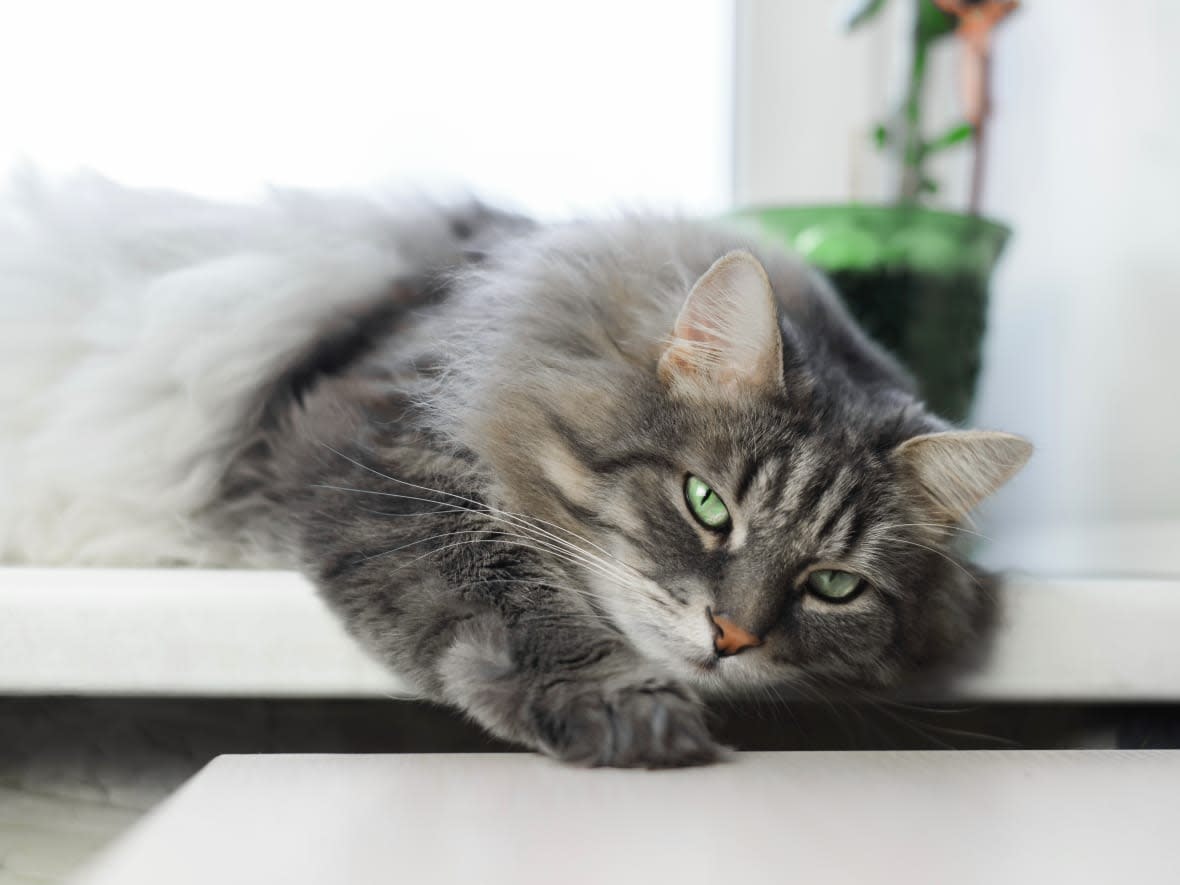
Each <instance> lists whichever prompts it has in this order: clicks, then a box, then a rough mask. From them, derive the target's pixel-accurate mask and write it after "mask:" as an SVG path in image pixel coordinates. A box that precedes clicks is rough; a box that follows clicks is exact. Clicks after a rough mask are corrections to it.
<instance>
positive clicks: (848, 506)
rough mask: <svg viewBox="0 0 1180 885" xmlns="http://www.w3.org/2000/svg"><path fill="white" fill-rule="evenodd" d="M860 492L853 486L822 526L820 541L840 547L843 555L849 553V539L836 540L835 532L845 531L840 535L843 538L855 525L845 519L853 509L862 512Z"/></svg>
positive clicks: (819, 534)
mask: <svg viewBox="0 0 1180 885" xmlns="http://www.w3.org/2000/svg"><path fill="white" fill-rule="evenodd" d="M833 488H835V486H833ZM860 492H861V489H860V487H859V486H856V485H853V487H852V488H851V489H849V490H848V492H847V493H846V494H844V495H842V496H841V498H840V503H839V505H838V506H836V507H833V508H832V512H831V513H829V514H828V516H827V518H826V519H824V522H823V525H822V526H820V529H819V533H818V537H819V540H820V541H823V542H829V541H830V542H831V544H832V545H833V546H836V545H839V547H840V552H841V553H847V552H848V549H849V546H850V545H849V542H848V539H846V538H844V537H839V538H836V537H835V536H834V532H835V530H836V528H837V527H840V528H841V529H843V531H841V533H840V534H841V536H843V535H844V534H846V533H847V532H848V530H849V528H850V525H854V524H855V523H854V522H853V523H851V524H849V523H848V522H847V521H846V520H845V517H846V516H847V515H848V512H849V511H850V510H852V509H853V508H855V509H856V510H857V511H858V512H859V511H860V503H861V502H860ZM817 518H818V517H817Z"/></svg>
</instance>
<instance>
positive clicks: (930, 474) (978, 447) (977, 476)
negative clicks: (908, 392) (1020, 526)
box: [893, 430, 1033, 522]
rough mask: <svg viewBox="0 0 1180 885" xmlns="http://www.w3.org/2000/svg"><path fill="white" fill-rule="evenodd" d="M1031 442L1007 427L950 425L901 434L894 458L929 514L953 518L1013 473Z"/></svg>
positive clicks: (1025, 458)
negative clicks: (943, 429)
mask: <svg viewBox="0 0 1180 885" xmlns="http://www.w3.org/2000/svg"><path fill="white" fill-rule="evenodd" d="M1032 453H1033V447H1032V443H1030V442H1029V441H1028V440H1026V439H1024V438H1023V437H1020V436H1016V435H1015V434H1011V433H998V432H995V431H989V430H952V431H947V432H944V433H928V434H925V435H923V436H915V437H914V438H913V439H907V440H906V441H905V442H903V443H902V444H901V445H899V446H898V447H897V448H896V449H894V451H893V456H894V458H895V459H896V460H897V461H898V462H900V463H901V464H902V465H904V467H905V468H906V469H908V470H909V471H910V472H911V473H912V475H913V477H914V478H915V479H916V481H917V485H918V488H919V491H920V493H921V495H922V497H923V499H924V501H923V503H924V504H925V505H926V506H928V507H930V508H932V510H933V515H934V516H935V518H938V519H942V520H946V521H950V522H958V521H960V520H962V519H964V518H965V517H966V516H967V514H968V513H970V512H971V511H972V510H974V509H975V507H976V506H978V505H979V503H980V502H981V501H982V500H983V499H984V498H986V497H987V496H988V495H991V494H993V493H994V492H995V491H996V490H998V489H999V488H1000V486H1002V485H1003V484H1004V483H1006V482H1007V481H1008V480H1009V479H1011V478H1012V477H1013V476H1015V475H1016V473H1017V471H1019V470H1020V468H1021V467H1023V466H1024V465H1025V463H1026V462H1027V461H1028V459H1029V458H1030V457H1031V456H1032Z"/></svg>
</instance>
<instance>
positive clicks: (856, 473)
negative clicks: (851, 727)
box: [540, 253, 1029, 691]
mask: <svg viewBox="0 0 1180 885" xmlns="http://www.w3.org/2000/svg"><path fill="white" fill-rule="evenodd" d="M780 335H781V333H780V327H779V324H778V321H777V317H776V314H775V308H774V306H773V302H772V301H771V300H770V295H769V283H768V282H767V280H766V277H765V274H764V273H763V272H762V269H761V267H760V266H759V265H758V263H757V261H756V260H755V259H754V258H753V257H751V256H749V255H748V254H747V253H733V254H731V255H730V256H726V258H724V259H721V260H720V261H718V263H717V264H715V265H714V267H713V269H711V270H710V271H709V273H707V274H706V275H705V276H704V277H702V278H701V280H700V281H699V282H698V283H697V285H696V287H695V288H694V289H693V293H692V295H691V296H690V297H689V300H688V302H687V303H686V306H685V308H684V311H683V312H682V313H681V316H680V319H679V321H678V323H677V328H676V329H675V330H674V333H673V335H672V337H671V339H670V343H669V344H668V345H667V348H666V350H665V351H664V353H663V356H662V358H661V360H660V365H659V369H658V373H657V375H658V377H657V378H654V379H652V383H651V384H648V385H642V384H640V385H636V387H635V389H634V390H633V391H632V395H631V396H629V397H627V398H624V399H618V398H616V399H614V400H613V405H612V406H611V407H610V408H602V409H596V408H595V407H594V403H592V402H590V400H589V399H587V400H586V403H585V409H586V420H584V421H583V420H579V418H578V417H577V415H576V413H571V414H570V415H569V416H568V420H567V421H566V422H565V426H564V427H562V428H561V434H560V435H559V436H558V437H556V438H555V441H554V442H553V444H552V445H549V446H547V447H546V449H545V454H544V455H543V456H542V458H541V465H540V466H541V469H542V472H543V474H544V476H545V478H546V480H547V481H548V484H549V486H550V488H552V489H553V490H554V491H555V492H556V494H557V495H558V496H559V497H560V498H561V499H562V500H563V505H564V506H563V509H564V512H565V513H566V514H567V515H569V514H572V516H573V518H574V519H576V523H577V524H576V526H575V528H576V531H577V534H578V535H579V536H580V540H579V546H581V547H582V549H583V550H584V551H585V556H584V557H583V559H584V560H585V561H584V562H583V563H582V568H583V571H584V573H585V578H586V580H587V582H588V583H589V585H590V586H591V587H592V588H593V596H594V598H595V599H596V600H597V602H598V604H599V605H600V606H601V607H602V608H603V609H604V610H605V611H606V613H607V614H608V615H609V616H610V617H611V619H612V620H613V621H614V622H615V623H616V624H617V625H618V626H619V628H620V629H621V630H622V631H623V632H624V633H625V634H626V635H627V636H628V637H629V638H630V639H631V641H632V642H633V643H634V644H635V645H636V646H637V647H638V648H639V649H640V650H641V651H643V652H644V653H645V654H647V655H648V656H649V657H652V658H654V659H657V660H659V661H662V662H663V663H664V664H665V665H666V666H668V667H669V669H670V670H672V671H673V672H674V673H676V674H677V675H679V676H681V677H682V678H687V679H689V680H691V681H693V682H695V683H696V684H698V685H699V686H701V687H703V688H706V689H714V690H718V691H731V690H735V689H737V690H740V689H743V688H756V687H759V686H766V685H772V684H781V683H784V682H788V683H789V682H799V681H800V680H801V679H806V678H807V677H818V678H823V679H826V680H836V681H844V682H849V683H855V684H885V683H889V682H891V681H894V680H895V679H896V678H897V677H898V676H899V675H901V674H903V673H904V672H906V671H907V670H910V669H912V668H913V667H915V666H918V665H920V664H923V663H926V662H928V661H930V660H933V659H935V658H937V657H939V656H940V655H941V654H944V653H946V652H947V651H949V650H952V649H954V648H955V647H957V646H959V645H961V644H962V643H965V642H967V641H969V640H970V639H971V638H972V637H973V636H974V635H975V634H976V633H977V632H978V630H979V628H980V625H981V623H982V622H983V621H985V620H986V617H985V615H986V610H987V607H988V605H989V603H990V600H989V599H988V597H987V595H986V591H985V590H984V589H983V588H981V586H980V578H981V576H979V575H976V574H974V573H972V572H971V571H969V566H967V565H965V564H964V563H962V562H960V561H959V560H958V559H957V558H956V557H954V556H953V554H951V553H950V551H949V550H948V549H947V548H946V545H947V543H948V540H950V539H951V537H952V534H953V531H954V525H955V523H956V522H958V521H959V520H960V519H961V518H962V517H963V516H965V514H966V511H967V510H969V509H970V508H971V507H973V506H974V505H975V504H976V503H978V501H979V500H980V499H981V498H982V497H983V496H984V495H986V494H988V493H990V492H991V491H993V490H994V489H995V488H996V487H998V486H999V485H1000V484H1001V483H1002V482H1003V481H1004V480H1005V479H1006V478H1007V477H1008V476H1010V475H1011V474H1012V473H1014V472H1015V470H1016V469H1018V468H1019V466H1020V465H1021V464H1023V462H1024V460H1025V459H1026V458H1027V456H1028V454H1029V447H1028V444H1027V443H1025V442H1024V441H1023V440H1020V439H1019V438H1017V437H1013V436H1010V435H1007V434H993V433H984V432H978V431H976V432H944V433H932V434H930V433H926V432H925V431H928V430H930V429H932V428H933V427H935V426H936V425H934V424H933V423H931V419H929V418H927V417H926V416H924V415H923V413H922V412H921V410H920V408H919V407H917V406H916V405H915V404H914V403H913V402H912V401H909V400H908V399H907V398H905V397H904V396H898V395H896V394H895V395H893V396H894V398H893V399H892V400H888V399H887V397H888V395H884V394H883V395H882V396H885V397H886V401H880V399H879V400H878V401H873V400H871V399H869V398H868V395H867V394H857V395H852V394H850V392H849V391H847V390H845V391H842V392H839V393H838V394H837V393H833V392H832V391H828V390H825V389H824V386H823V384H822V382H821V381H820V380H819V379H817V378H816V377H814V376H812V375H811V374H809V372H808V369H807V367H806V366H804V365H802V364H799V365H795V366H794V367H792V365H791V361H790V356H789V355H788V357H787V364H786V366H787V367H786V369H785V370H784V355H783V352H782V350H783V340H782V338H781V337H780ZM858 396H859V397H860V399H858V398H857V397H858Z"/></svg>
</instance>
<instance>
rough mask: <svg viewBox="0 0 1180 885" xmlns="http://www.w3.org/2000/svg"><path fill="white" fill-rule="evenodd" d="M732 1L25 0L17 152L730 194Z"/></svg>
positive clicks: (245, 177)
mask: <svg viewBox="0 0 1180 885" xmlns="http://www.w3.org/2000/svg"><path fill="white" fill-rule="evenodd" d="M732 5H733V4H732V0H687V2H685V0H645V2H642V3H632V2H629V0H602V2H596V3H589V4H587V3H578V4H570V3H553V2H549V0H497V2H484V0H430V2H404V0H403V2H391V0H300V2H291V0H184V2H181V0H172V2H164V3H160V2H152V0H101V2H97V3H80V2H60V0H43V2H41V0H38V2H26V3H8V4H6V5H5V7H4V14H3V17H2V18H3V21H2V23H0V172H2V170H3V167H5V166H7V165H8V164H10V163H11V162H13V161H14V160H18V159H20V158H22V157H23V158H27V159H30V160H32V161H34V162H35V163H37V164H38V165H41V166H44V167H48V168H50V169H52V170H64V169H70V168H72V167H75V166H78V165H87V166H92V167H95V168H97V169H98V170H100V171H102V172H104V173H106V174H108V175H110V176H113V177H115V178H116V179H119V180H122V181H125V182H128V183H132V184H141V185H154V186H166V187H178V188H183V189H186V190H190V191H196V192H200V193H203V194H208V195H216V196H223V197H226V196H228V197H236V196H240V195H244V194H249V193H251V192H253V191H254V190H256V189H257V188H258V187H259V186H260V185H261V184H262V183H264V182H274V183H281V184H289V185H304V186H338V185H346V186H348V185H355V186H365V185H372V184H374V183H378V182H393V183H395V184H397V185H402V186H404V185H406V184H412V185H415V186H417V187H424V188H427V189H428V190H438V189H444V190H446V189H453V188H455V187H456V186H458V187H463V186H471V187H473V188H474V189H476V190H477V191H480V192H482V193H484V194H486V195H489V196H491V197H493V198H495V197H500V196H504V197H507V198H509V199H510V200H511V201H513V202H514V203H516V204H517V205H520V206H522V207H524V208H526V209H529V210H532V211H536V212H542V213H561V212H564V211H566V210H570V209H579V208H583V209H599V208H602V207H605V206H609V205H613V204H616V203H618V202H620V201H623V202H629V203H650V204H654V205H682V206H684V207H685V208H688V209H698V210H705V211H709V210H715V209H718V208H720V207H722V206H725V205H727V204H728V202H729V198H730V184H731V173H730V167H731V158H730V135H729V133H730V131H731V129H732V124H731V121H730V118H731V93H732V84H731V76H730V72H731V67H732Z"/></svg>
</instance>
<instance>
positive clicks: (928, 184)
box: [919, 178, 938, 194]
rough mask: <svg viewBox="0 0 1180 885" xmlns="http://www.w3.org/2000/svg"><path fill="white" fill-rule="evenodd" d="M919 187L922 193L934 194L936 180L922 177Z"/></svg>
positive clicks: (936, 190)
mask: <svg viewBox="0 0 1180 885" xmlns="http://www.w3.org/2000/svg"><path fill="white" fill-rule="evenodd" d="M919 189H920V190H921V192H922V193H924V194H936V193H938V182H937V181H935V180H934V179H933V178H923V179H922V184H921V185H920V188H919Z"/></svg>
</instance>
